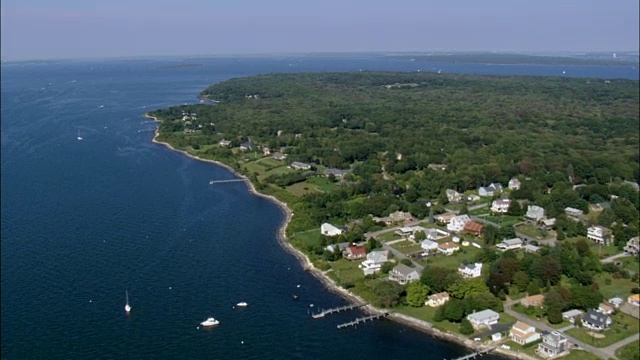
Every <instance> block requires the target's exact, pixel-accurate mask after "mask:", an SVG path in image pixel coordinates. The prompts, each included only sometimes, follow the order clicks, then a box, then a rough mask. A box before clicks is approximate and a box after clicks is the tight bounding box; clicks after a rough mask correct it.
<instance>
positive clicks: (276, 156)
mask: <svg viewBox="0 0 640 360" xmlns="http://www.w3.org/2000/svg"><path fill="white" fill-rule="evenodd" d="M271 158H273V159H274V160H284V159H286V158H287V154H283V153H281V152H275V153H273V155H271Z"/></svg>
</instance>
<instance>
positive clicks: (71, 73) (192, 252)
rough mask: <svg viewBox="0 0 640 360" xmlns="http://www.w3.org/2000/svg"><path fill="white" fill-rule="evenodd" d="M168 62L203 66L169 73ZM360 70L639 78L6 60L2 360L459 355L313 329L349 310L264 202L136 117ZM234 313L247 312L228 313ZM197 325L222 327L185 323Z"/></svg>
mask: <svg viewBox="0 0 640 360" xmlns="http://www.w3.org/2000/svg"><path fill="white" fill-rule="evenodd" d="M178 63H192V64H202V66H197V67H182V68H166V67H165V66H166V65H175V64H178ZM359 69H362V70H403V71H416V70H422V71H437V70H440V69H441V70H442V71H443V72H459V73H483V74H525V75H560V74H561V73H562V71H566V76H580V77H604V78H630V79H637V78H638V71H637V69H632V67H631V66H616V67H613V66H548V65H547V66H531V65H508V66H497V65H479V64H475V65H471V64H437V63H418V62H408V61H398V60H393V61H392V60H384V59H379V58H375V57H366V56H362V57H356V56H354V57H350V58H309V57H298V58H284V57H282V58H271V59H268V58H264V59H260V58H251V59H232V58H218V59H163V60H156V61H151V60H109V61H96V60H91V61H60V62H39V63H35V62H34V63H4V64H3V65H2V99H1V100H2V102H1V104H2V109H1V111H2V112H1V114H2V135H1V136H2V142H1V144H2V172H1V174H2V187H1V191H2V193H1V195H2V198H1V199H2V214H1V215H2V217H1V219H2V220H1V221H2V228H1V230H2V232H1V234H2V252H1V254H2V255H1V256H2V258H1V261H2V299H1V300H2V358H3V359H80V358H83V359H84V358H90V359H98V358H105V359H107V358H157V359H173V358H177V359H180V358H182V359H336V358H354V359H365V358H366V359H415V358H422V359H443V358H453V357H456V356H459V355H462V354H465V353H467V352H468V350H466V349H464V348H461V347H459V346H457V345H455V344H451V343H448V342H444V341H440V340H437V339H434V338H432V337H430V336H429V335H426V334H424V333H421V332H418V331H415V330H412V329H410V328H407V327H404V326H401V325H398V324H395V323H392V322H390V321H378V322H374V323H368V324H366V325H363V326H360V327H358V328H352V329H347V330H340V331H338V330H337V329H336V324H338V323H341V322H345V321H349V320H351V319H353V318H355V317H356V316H359V315H360V313H358V312H357V311H350V312H347V313H341V314H337V315H331V316H329V317H327V318H324V319H321V320H313V319H311V317H310V315H309V312H310V310H317V309H318V308H320V307H322V308H328V307H332V306H337V305H342V304H344V303H345V301H344V300H342V299H341V298H340V297H338V296H336V295H334V294H332V293H330V292H328V291H326V290H325V289H324V288H323V286H321V284H320V283H319V282H318V281H316V280H315V279H314V278H312V277H311V276H310V275H309V274H308V273H306V272H304V271H303V270H302V269H301V267H300V266H299V265H298V263H297V261H296V260H295V259H294V257H293V256H291V255H290V254H288V253H286V252H285V251H284V250H283V249H282V248H281V247H280V246H279V245H278V243H277V241H276V237H275V233H276V230H277V228H278V226H279V225H280V223H281V222H282V221H283V214H282V213H281V212H280V211H279V210H278V208H277V207H276V206H275V205H274V204H272V203H270V202H269V201H266V200H264V199H262V198H259V197H256V196H253V195H251V194H249V192H248V191H247V187H246V186H245V185H244V184H243V183H226V184H218V185H209V181H210V180H212V179H231V178H234V175H233V174H231V173H230V172H228V171H226V170H224V169H222V168H219V167H217V166H214V165H210V164H206V163H202V162H198V161H194V160H191V159H188V158H186V157H185V156H182V155H180V154H178V153H176V152H172V151H170V150H167V149H166V148H164V147H163V146H160V145H156V144H152V143H151V138H152V136H153V133H152V130H153V128H154V125H153V124H151V123H148V122H147V121H146V120H147V119H144V118H143V117H142V114H143V113H145V112H146V111H148V110H151V109H156V108H160V107H166V106H170V105H176V104H182V103H193V102H196V101H197V98H196V96H197V94H198V92H200V91H201V90H202V89H203V88H205V87H206V86H208V85H210V84H212V83H215V82H219V81H223V80H225V79H229V78H232V77H238V76H247V75H251V74H258V73H266V72H291V71H357V70H359ZM78 135H80V136H82V137H83V140H82V141H78V140H77V139H76V137H77V136H78ZM297 285H300V287H299V288H298V287H297ZM125 289H128V291H129V296H130V301H131V305H132V307H133V310H132V312H131V314H130V315H129V316H127V315H125V313H124V309H123V307H124V304H125ZM294 293H295V294H299V295H300V299H299V300H298V301H293V300H292V294H294ZM239 301H246V302H248V303H249V307H248V308H245V309H237V308H234V307H233V305H234V304H235V303H237V302H239ZM311 304H314V305H315V307H314V308H311V307H310V305H311ZM210 316H214V317H216V318H218V319H220V321H221V325H220V326H219V327H217V328H215V329H211V330H203V329H197V328H196V327H197V326H198V323H199V322H201V321H203V320H204V319H205V318H207V317H210ZM484 358H485V359H497V357H490V356H487V357H484Z"/></svg>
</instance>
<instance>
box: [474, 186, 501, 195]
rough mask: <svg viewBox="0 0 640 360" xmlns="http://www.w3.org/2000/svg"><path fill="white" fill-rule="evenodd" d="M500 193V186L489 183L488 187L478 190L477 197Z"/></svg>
mask: <svg viewBox="0 0 640 360" xmlns="http://www.w3.org/2000/svg"><path fill="white" fill-rule="evenodd" d="M501 192H502V185H501V184H499V183H491V184H489V186H483V187H480V188H478V195H480V196H494V195H497V194H500V193H501Z"/></svg>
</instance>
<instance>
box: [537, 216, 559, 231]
mask: <svg viewBox="0 0 640 360" xmlns="http://www.w3.org/2000/svg"><path fill="white" fill-rule="evenodd" d="M538 224H540V226H542V227H543V228H545V229H547V230H550V229H552V228H553V227H554V226H556V218H551V219H540V220H539V221H538Z"/></svg>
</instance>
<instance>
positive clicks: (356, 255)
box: [342, 245, 367, 260]
mask: <svg viewBox="0 0 640 360" xmlns="http://www.w3.org/2000/svg"><path fill="white" fill-rule="evenodd" d="M342 256H344V257H345V258H346V259H347V260H357V259H362V258H365V257H366V256H367V249H365V247H364V246H357V245H350V246H349V247H348V248H347V249H346V250H345V251H344V252H343V253H342Z"/></svg>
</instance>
